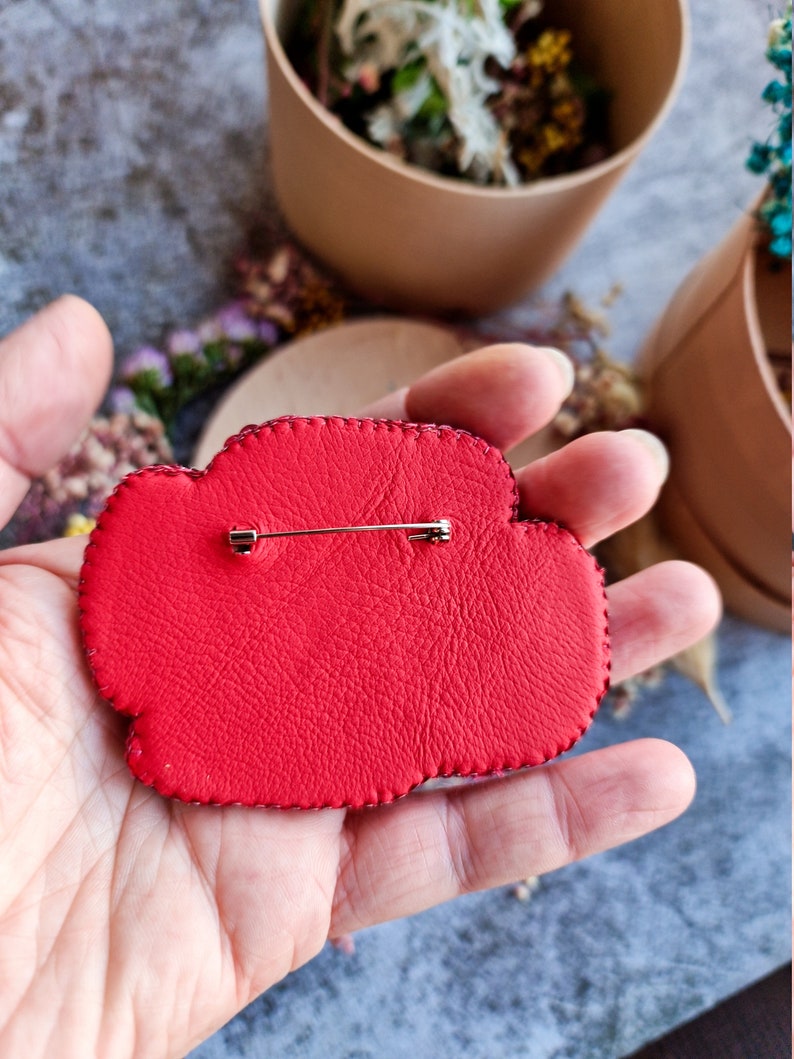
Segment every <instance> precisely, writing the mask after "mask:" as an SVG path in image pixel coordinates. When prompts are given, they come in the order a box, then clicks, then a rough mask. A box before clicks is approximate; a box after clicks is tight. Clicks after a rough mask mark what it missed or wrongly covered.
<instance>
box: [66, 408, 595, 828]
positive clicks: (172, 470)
mask: <svg viewBox="0 0 794 1059" xmlns="http://www.w3.org/2000/svg"><path fill="white" fill-rule="evenodd" d="M297 422H301V423H305V424H307V425H309V426H322V427H324V426H326V425H328V424H329V423H339V424H340V425H347V424H352V423H356V424H357V425H358V426H359V428H360V427H362V426H363V425H364V424H372V425H373V426H374V427H375V428H376V429H378V428H385V429H386V430H388V431H391V430H397V429H399V430H401V431H403V433H409V432H413V436H414V437H418V436H420V435H421V434H425V433H430V434H436V435H437V436H438V437H444V436H451V437H454V438H455V440H456V441H459V440H461V439H467V440H469V441H471V442H473V443H474V446H473V447H475V448H477V449H479V451H480V452H481V453H482V455H483V456H486V457H488V456H490V455H491V454H493V457H495V459H496V463H497V464H501V465H502V466H503V468H504V469H505V470H506V471H507V477H508V478H509V480H510V482H511V486H512V497H513V502H512V510H511V517H510V521H511V522H513V523H515V524H516V525H519V526H524V528H525V531H528V530H529V529H530V528H531V527H535V528H541V527H542V529H543V531H544V532H547V531H548V530H552V531H555V532H557V533H558V534H559V535H561V536H564V537H565V538H566V539H567V540H568V541H569V542H570V543H571V544H572V545H573V546H574V547H576V548H578V549H579V550H580V551H582V552H584V553H585V554H586V555H587V557H588V558H589V559H590V560H591V562H592V563H593V565H594V567H595V570H596V572H597V573H598V574H599V575H600V584H601V590H602V594H603V599H604V629H603V637H602V640H601V647H602V650H603V652H604V657H605V661H604V663H603V665H602V672H603V674H604V682H603V687H602V689H601V690H600V692H599V693H598V694H597V695H596V697H595V701H594V703H593V708H592V710H591V711H590V713H589V715H588V718H587V721H586V722H585V724H584V725H582V726H581V727H580V728H579V729H578V730H577V732H576V734H575V735H574V736H573V737H572V738H571V739H570V740H569V741H568V742H567V743H566V744H565V745H561V746H559V747H558V748H557V749H556V750H555V752H554V753H553V754H550V755H549V756H548V757H546V758H544V759H543V761H542V762H537V763H536V764H537V765H539V764H545V763H546V762H548V761H552V760H554V759H555V758H557V757H559V756H560V755H561V754H564V753H565V752H566V751H567V750H570V748H571V747H572V746H574V745H575V744H576V743H577V742H578V741H579V739H581V737H582V736H583V735H584V733H585V732H586V731H587V729H588V728H589V727H590V725H591V724H592V721H593V718H594V717H595V714H596V711H597V709H598V707H599V705H600V704H601V701H602V700H603V697H604V695H605V694H606V692H607V690H608V689H609V676H610V670H611V657H610V649H609V646H610V645H609V617H608V607H607V596H606V588H605V584H604V571H603V570H602V569H601V567H600V566H599V564H598V562H597V561H596V559H595V557H594V556H593V555H592V554H591V553H590V552H588V551H587V549H586V548H585V547H584V545H583V544H582V543H581V541H579V540H578V538H577V537H576V536H575V535H574V534H573V533H571V531H570V530H568V529H566V528H565V526H563V525H561V524H560V523H558V522H552V521H550V520H546V519H529V520H521V519H518V517H517V516H518V507H519V495H518V484H517V482H516V480H515V476H514V475H513V471H512V468H511V467H510V465H509V464H508V462H507V460H506V459H505V457H504V455H503V454H502V453H501V452H500V451H499V449H497V448H496V447H495V446H493V445H489V444H488V442H487V441H485V440H484V439H483V438H481V437H479V436H478V435H476V434H473V433H471V432H470V431H468V430H463V429H459V428H455V427H449V426H443V425H438V424H431V423H410V422H404V421H402V420H393V419H370V418H366V417H365V418H357V417H345V416H280V417H278V418H277V419H271V420H268V421H267V422H265V423H261V424H251V425H249V426H246V427H243V429H242V430H240V431H239V432H238V433H237V434H234V435H232V436H231V437H230V438H228V439H227V440H226V442H225V444H224V445H223V447H222V448H221V449H220V450H219V451H218V452H217V453H216V454H215V456H213V458H212V459H211V460H210V462H209V463H208V464H207V466H206V467H205V468H204V469H203V470H202V469H196V468H192V467H183V466H179V465H177V464H171V465H166V464H153V465H151V466H148V467H141V468H139V469H138V470H136V471H133V472H131V473H130V474H128V475H126V476H125V477H124V478H123V479H122V480H121V481H120V482H119V483H118V484H117V486H116V487H115V489H114V490H113V492H112V493H111V494H110V496H109V497H108V499H107V501H106V503H105V507H104V508H103V510H102V511H101V513H100V515H99V517H98V518H97V523H96V526H95V527H94V529H93V530H92V531H91V534H90V536H89V539H88V544H87V545H86V549H85V553H84V556H83V564H82V566H81V569H80V578H79V581H78V593H77V597H78V608H79V611H80V620H79V625H80V631H81V638H82V643H83V650H84V653H85V655H86V659H87V661H88V666H89V669H90V670H91V674H92V677H93V680H94V683H95V685H96V687H97V690H98V691H99V694H100V695H101V696H102V697H103V698H104V699H105V700H106V701H107V702H109V703H110V705H111V706H112V707H113V709H115V710H116V711H117V712H118V713H122V715H124V716H127V717H130V724H129V728H128V733H127V740H126V753H125V756H126V760H127V765H128V767H129V769H130V771H131V772H132V774H133V776H135V777H136V778H137V779H138V780H139V781H140V782H141V783H144V784H145V785H146V786H148V787H150V788H153V789H154V790H156V791H157V792H158V793H159V794H161V795H162V796H164V797H168V798H176V799H178V800H180V801H182V802H186V803H188V804H196V805H218V806H223V805H245V806H247V807H249V808H262V809H301V810H304V811H306V810H309V809H316V810H319V809H365V808H372V807H375V806H377V805H387V804H390V803H391V802H393V801H396V800H397V799H399V798H404V797H405V796H406V795H408V794H410V792H411V791H413V790H415V789H416V788H417V787H420V786H422V784H424V783H427V782H428V781H429V780H431V779H447V778H450V777H452V776H460V777H463V778H467V779H475V778H478V777H485V776H494V775H504V774H506V773H509V772H514V771H517V770H519V769H523V768H534V767H536V766H535V765H531V764H528V763H526V764H521V765H517V766H515V765H505V764H502V765H497V764H494V765H492V766H490V767H489V768H487V769H485V770H483V771H481V772H460V771H457V770H452V771H449V772H444V773H440V772H436V773H434V774H432V775H428V776H423V777H422V779H421V780H418V781H417V782H416V783H415V784H412V785H411V786H410V787H408V788H407V789H406V790H405V791H400V792H389V797H384V798H381V799H379V800H378V801H375V802H362V803H360V804H354V803H350V802H339V803H331V802H327V803H323V804H321V805H301V804H299V803H290V804H280V803H276V802H273V803H269V802H263V803H259V802H256V803H248V802H232V801H229V802H216V801H211V800H207V801H197V800H196V799H194V798H190V797H188V796H186V795H184V794H182V793H180V792H179V791H176V790H174V791H166V790H165V789H163V786H162V783H161V781H160V777H158V776H155V775H154V774H153V773H150V772H148V771H144V772H142V773H138V772H136V771H135V770H134V768H133V767H132V764H131V757H132V756H133V754H136V753H137V754H138V755H140V754H143V752H144V751H143V750H142V749H141V747H140V742H139V739H138V736H137V734H136V732H135V718H136V717H139V716H141V715H142V713H143V710H142V709H141V710H139V711H138V712H137V713H135V714H130V713H129V712H128V711H122V710H120V709H118V707H116V705H115V703H114V701H113V692H112V689H111V688H110V685H108V684H105V685H103V684H102V683H101V676H100V668H101V666H100V665H97V663H96V660H95V658H94V656H95V655H96V653H97V649H96V648H95V647H92V646H91V645H90V643H89V635H90V633H89V630H88V628H87V623H88V613H87V611H86V608H85V606H84V603H83V600H84V598H85V597H86V596H87V595H89V592H88V591H87V588H86V584H87V582H86V576H85V572H86V569H87V568H88V567H90V566H91V565H93V564H92V563H91V559H90V555H89V552H90V549H92V548H96V547H97V546H98V541H99V536H100V534H101V533H102V532H103V531H104V529H105V526H104V523H105V522H106V521H107V519H108V518H109V517H110V514H111V512H112V507H113V502H114V499H115V497H116V495H117V494H118V493H119V491H120V490H121V489H122V488H128V487H129V486H130V485H131V484H132V481H133V480H136V479H137V478H139V477H143V476H147V475H153V474H170V475H174V476H178V475H183V474H184V475H187V476H188V477H190V478H193V479H194V480H200V479H201V478H203V477H205V476H206V475H207V474H208V473H209V471H210V470H211V468H212V467H213V466H214V464H215V462H216V460H217V459H218V457H219V456H222V455H223V454H224V453H226V452H227V451H228V450H229V449H230V448H231V447H232V446H233V445H235V444H239V445H242V444H243V443H244V441H245V439H246V438H248V437H250V436H258V435H259V434H260V433H262V432H264V431H266V430H270V431H273V430H274V429H275V427H276V426H277V425H279V424H281V423H286V424H289V425H290V426H293V425H294V424H295V423H297ZM89 587H90V586H89Z"/></svg>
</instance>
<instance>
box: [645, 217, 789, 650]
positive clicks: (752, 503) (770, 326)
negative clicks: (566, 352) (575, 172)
mask: <svg viewBox="0 0 794 1059" xmlns="http://www.w3.org/2000/svg"><path fill="white" fill-rule="evenodd" d="M757 241H758V236H757V222H756V221H755V218H754V211H753V210H752V209H749V210H748V211H747V213H746V214H744V215H742V216H741V217H740V218H739V220H738V221H737V223H736V224H735V225H734V227H733V229H732V230H731V232H730V233H729V234H728V236H727V238H726V239H725V240H724V241H723V242H722V243H721V244H720V245H719V246H718V247H717V248H716V249H715V250H713V251H712V252H711V253H710V254H708V255H707V256H706V257H705V258H704V259H703V260H702V261H701V262H700V263H699V264H698V265H697V266H696V267H695V269H694V270H693V271H692V272H691V273H690V275H689V276H688V277H687V278H686V280H685V281H684V282H683V283H682V284H681V286H680V288H679V289H678V291H677V292H676V294H675V295H674V297H673V299H672V301H671V302H670V304H669V305H668V307H667V309H666V310H665V312H664V313H663V314H662V316H661V318H660V320H659V322H658V323H657V324H656V327H655V328H654V330H653V332H652V334H651V335H650V337H649V339H648V340H647V342H646V344H645V348H644V349H643V351H642V353H641V355H640V370H641V373H642V375H643V376H644V379H645V382H646V386H647V395H648V414H649V417H650V419H651V422H652V424H653V427H654V429H656V430H657V431H658V433H659V434H660V436H661V437H662V438H663V439H664V440H665V442H666V443H667V445H668V447H669V449H670V456H671V472H670V478H669V480H668V483H667V485H666V486H665V489H664V490H663V493H662V496H661V498H660V504H659V510H660V513H661V515H662V519H663V524H664V526H665V529H666V531H667V533H668V535H669V536H670V538H671V540H672V541H673V542H674V543H675V545H676V546H677V547H678V549H679V550H680V551H681V552H682V553H683V554H684V555H685V556H686V557H687V558H691V559H693V560H694V561H695V562H698V563H700V564H701V565H702V566H704V567H705V568H706V569H707V570H709V571H710V572H711V574H712V575H713V576H714V577H715V579H716V580H717V582H718V583H719V585H720V588H721V589H722V592H723V595H724V598H725V603H726V605H727V606H728V607H729V608H730V609H731V610H733V611H735V612H736V613H737V614H739V615H741V616H743V617H746V618H748V619H749V620H751V621H755V622H758V623H760V624H763V625H768V626H770V627H772V628H775V629H780V630H781V631H783V632H786V631H790V628H791V601H790V592H791V415H790V412H789V409H788V408H787V406H786V403H785V401H784V399H783V397H782V395H781V394H780V391H779V389H778V387H777V383H776V381H775V378H774V374H773V372H772V369H771V366H770V363H769V358H768V355H767V350H768V349H770V348H774V349H778V350H788V349H790V347H791V294H790V290H791V268H790V265H789V266H787V267H786V266H785V265H783V266H780V267H778V269H777V270H776V271H772V270H770V268H769V261H768V260H767V258H766V255H765V254H763V255H762V254H761V252H760V251H759V250H758V247H757Z"/></svg>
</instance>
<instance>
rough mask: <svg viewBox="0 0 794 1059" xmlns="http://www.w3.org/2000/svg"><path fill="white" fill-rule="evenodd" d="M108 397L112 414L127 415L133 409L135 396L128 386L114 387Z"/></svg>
mask: <svg viewBox="0 0 794 1059" xmlns="http://www.w3.org/2000/svg"><path fill="white" fill-rule="evenodd" d="M108 397H109V403H110V409H111V411H112V412H121V413H123V414H124V415H129V414H130V412H132V411H133V409H134V408H135V394H134V393H133V392H132V390H131V389H130V388H129V387H128V386H114V387H113V389H112V390H111V391H110V394H109V395H108Z"/></svg>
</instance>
